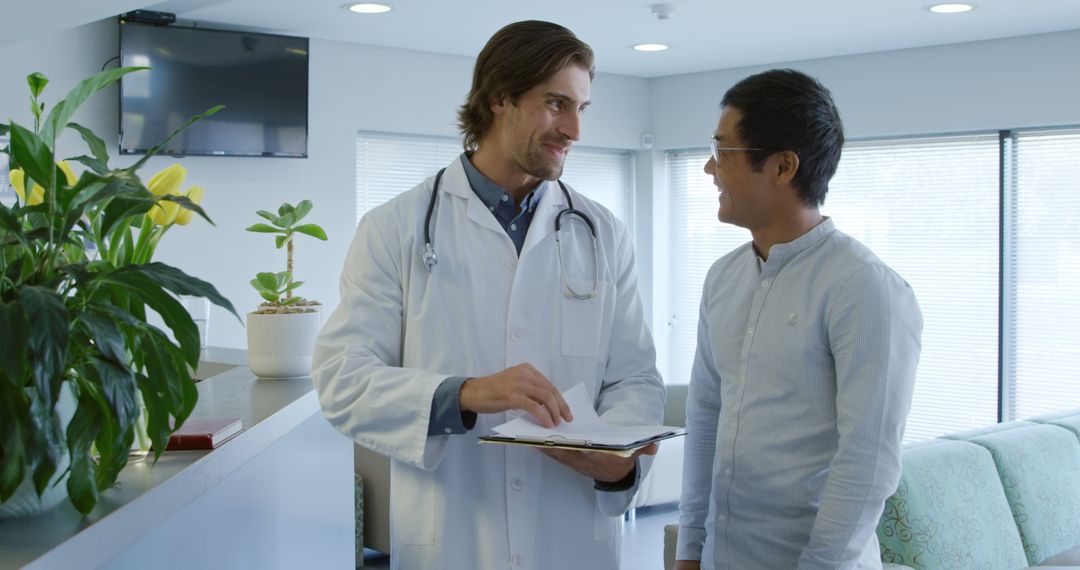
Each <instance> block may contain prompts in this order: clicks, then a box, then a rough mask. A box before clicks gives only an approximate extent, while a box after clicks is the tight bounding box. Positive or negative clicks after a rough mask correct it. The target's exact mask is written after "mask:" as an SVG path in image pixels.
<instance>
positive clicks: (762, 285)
mask: <svg viewBox="0 0 1080 570" xmlns="http://www.w3.org/2000/svg"><path fill="white" fill-rule="evenodd" d="M768 286H769V280H768V279H762V280H761V287H762V288H765V287H768Z"/></svg>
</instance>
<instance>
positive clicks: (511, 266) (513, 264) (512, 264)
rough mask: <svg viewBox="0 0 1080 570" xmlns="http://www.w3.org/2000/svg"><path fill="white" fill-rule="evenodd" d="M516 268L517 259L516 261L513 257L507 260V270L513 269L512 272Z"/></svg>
mask: <svg viewBox="0 0 1080 570" xmlns="http://www.w3.org/2000/svg"><path fill="white" fill-rule="evenodd" d="M515 269H517V262H516V261H514V260H512V259H511V260H510V261H507V262H506V270H507V271H511V272H512V271H514V270H515Z"/></svg>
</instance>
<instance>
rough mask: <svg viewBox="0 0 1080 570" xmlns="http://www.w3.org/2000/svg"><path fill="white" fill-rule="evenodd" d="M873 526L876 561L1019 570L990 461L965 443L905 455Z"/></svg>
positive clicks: (939, 569) (1016, 539) (1018, 551)
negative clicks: (893, 489) (896, 482)
mask: <svg viewBox="0 0 1080 570" xmlns="http://www.w3.org/2000/svg"><path fill="white" fill-rule="evenodd" d="M902 461H903V471H902V474H901V476H900V484H899V487H898V488H897V491H896V493H895V494H894V495H893V496H892V497H890V498H889V499H888V500H887V501H886V502H885V511H884V513H883V514H882V517H881V522H880V523H879V525H878V529H877V534H878V539H879V541H880V543H881V560H882V562H886V563H893V564H904V565H907V566H910V567H912V568H915V569H916V570H923V569H933V570H947V569H952V568H1020V567H1024V566H1027V564H1028V562H1027V558H1026V557H1025V556H1024V549H1023V546H1022V545H1021V542H1020V536H1019V533H1018V532H1017V530H1016V525H1015V524H1014V523H1013V521H1012V515H1011V513H1010V511H1009V503H1008V501H1007V500H1006V499H1005V493H1004V491H1003V490H1002V487H1001V481H1000V480H999V479H998V472H997V469H995V467H994V461H993V459H992V458H991V457H990V454H989V453H988V452H987V451H986V450H985V449H983V448H981V447H979V446H977V445H974V444H971V443H968V442H964V441H948V440H938V441H936V442H933V443H931V444H928V445H920V446H915V447H909V448H906V449H904V452H903V458H902Z"/></svg>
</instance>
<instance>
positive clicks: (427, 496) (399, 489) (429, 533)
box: [390, 468, 436, 546]
mask: <svg viewBox="0 0 1080 570" xmlns="http://www.w3.org/2000/svg"><path fill="white" fill-rule="evenodd" d="M394 475H395V476H396V477H395V478H394V482H393V484H392V485H391V486H390V495H391V498H392V504H391V512H392V514H391V518H392V521H391V523H392V524H391V526H392V528H393V531H394V539H395V541H396V542H398V543H399V544H403V545H410V546H429V545H433V544H435V506H436V501H435V489H436V481H435V480H434V478H433V475H434V472H430V471H419V470H416V469H413V468H403V469H399V470H398V473H395V474H394Z"/></svg>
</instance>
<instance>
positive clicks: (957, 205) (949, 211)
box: [821, 134, 999, 441]
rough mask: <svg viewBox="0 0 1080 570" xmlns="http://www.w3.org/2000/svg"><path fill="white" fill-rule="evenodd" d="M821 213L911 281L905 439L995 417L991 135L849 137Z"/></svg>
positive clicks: (994, 141)
mask: <svg viewBox="0 0 1080 570" xmlns="http://www.w3.org/2000/svg"><path fill="white" fill-rule="evenodd" d="M821 210H822V213H823V214H825V215H827V216H831V217H832V218H833V220H834V221H835V223H836V227H837V229H839V230H841V231H843V232H845V233H847V234H849V235H851V236H852V237H854V238H855V239H857V240H859V241H860V242H862V243H863V244H864V245H866V246H867V247H869V248H870V249H871V250H873V252H874V253H875V254H877V256H878V257H880V258H881V259H882V261H884V262H885V263H886V264H888V265H889V266H890V267H892V268H893V269H894V270H895V271H896V272H897V273H899V274H900V276H901V277H903V278H904V279H905V280H906V281H907V282H908V283H909V284H910V285H911V287H912V288H913V289H914V291H915V297H916V299H918V301H919V307H920V308H921V309H922V313H923V334H922V353H921V355H920V358H919V368H918V373H917V375H916V381H915V394H914V399H913V401H912V405H911V414H910V415H909V416H908V423H907V431H906V434H905V439H906V440H908V441H913V440H920V439H926V438H930V437H936V436H939V435H944V434H947V433H951V432H956V431H961V430H964V429H970V428H974V427H978V426H983V425H987V424H992V423H994V422H996V421H997V419H998V390H997V386H998V266H999V262H998V256H999V248H998V243H999V233H998V231H999V225H998V137H997V135H996V134H995V135H993V136H984V137H965V138H938V139H934V140H905V141H886V142H882V141H878V142H863V143H848V144H847V145H845V147H844V152H843V156H842V158H841V159H840V167H839V169H838V170H837V173H836V176H835V177H834V178H833V180H832V183H831V184H830V185H829V193H828V195H827V197H826V199H825V205H824V206H823V207H822V209H821Z"/></svg>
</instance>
